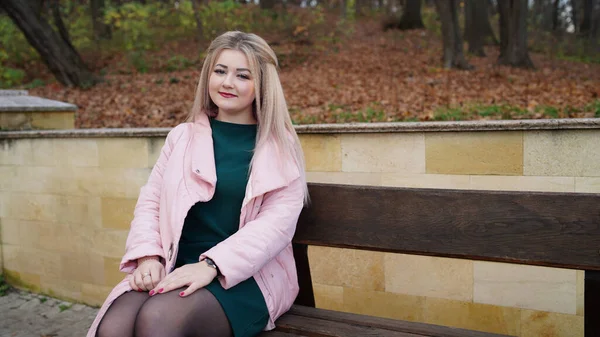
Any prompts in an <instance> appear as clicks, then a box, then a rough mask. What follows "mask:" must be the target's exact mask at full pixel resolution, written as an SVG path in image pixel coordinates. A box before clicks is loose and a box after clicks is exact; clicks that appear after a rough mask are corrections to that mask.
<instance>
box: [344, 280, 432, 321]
mask: <svg viewBox="0 0 600 337" xmlns="http://www.w3.org/2000/svg"><path fill="white" fill-rule="evenodd" d="M424 303H425V298H424V297H420V296H410V295H402V294H394V293H387V292H383V291H373V290H362V289H356V288H344V310H343V311H346V312H351V313H355V314H362V315H370V316H377V317H385V318H392V319H400V320H405V321H413V322H420V321H423V319H424V317H423V308H424Z"/></svg>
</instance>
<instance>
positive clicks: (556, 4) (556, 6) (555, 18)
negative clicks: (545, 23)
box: [552, 0, 560, 31]
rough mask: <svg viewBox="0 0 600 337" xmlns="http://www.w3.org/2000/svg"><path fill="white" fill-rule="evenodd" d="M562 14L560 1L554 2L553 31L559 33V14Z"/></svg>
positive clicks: (555, 0)
mask: <svg viewBox="0 0 600 337" xmlns="http://www.w3.org/2000/svg"><path fill="white" fill-rule="evenodd" d="M559 12H560V6H559V0H554V5H553V6H552V30H553V31H557V30H558V26H559V20H558V14H559Z"/></svg>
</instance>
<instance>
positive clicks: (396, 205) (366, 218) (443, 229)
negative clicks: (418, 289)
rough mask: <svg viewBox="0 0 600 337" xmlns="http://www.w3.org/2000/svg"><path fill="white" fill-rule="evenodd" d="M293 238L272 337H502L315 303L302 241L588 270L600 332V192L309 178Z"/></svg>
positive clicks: (589, 332)
mask: <svg viewBox="0 0 600 337" xmlns="http://www.w3.org/2000/svg"><path fill="white" fill-rule="evenodd" d="M309 190H310V194H311V198H312V204H311V205H310V206H309V207H308V208H305V209H304V210H303V212H302V214H301V216H300V220H299V222H298V229H297V231H296V235H295V237H294V253H295V257H296V263H297V268H298V276H299V282H300V294H299V295H298V298H297V299H296V302H295V305H294V307H293V308H292V309H291V310H290V311H289V312H288V313H286V314H285V315H283V316H282V317H281V318H280V319H279V320H278V321H277V326H278V327H277V329H276V330H275V331H271V332H267V333H263V334H261V336H266V337H277V336H411V337H417V336H446V337H458V336H471V337H475V336H480V337H484V336H487V337H490V336H500V335H497V334H491V333H484V332H476V331H470V330H464V329H457V328H450V327H443V326H437V325H431V324H423V323H414V322H405V321H399V320H393V319H385V318H377V317H371V316H364V315H356V314H349V313H342V312H336V311H330V310H323V309H316V308H314V306H315V300H314V295H313V289H312V283H311V276H310V269H309V264H308V255H307V247H308V245H315V246H328V247H341V248H353V249H364V250H373V251H382V252H393V253H404V254H418V255H429V256H440V257H449V258H460V259H469V260H485V261H498V262H509V263H516V264H525V265H537V266H548V267H559V268H569V269H580V270H585V308H584V311H585V317H584V319H585V323H584V324H585V327H584V328H585V336H586V337H597V336H600V194H579V193H541V192H497V191H467V190H439V189H412V188H390V187H366V186H348V185H330V184H310V185H309Z"/></svg>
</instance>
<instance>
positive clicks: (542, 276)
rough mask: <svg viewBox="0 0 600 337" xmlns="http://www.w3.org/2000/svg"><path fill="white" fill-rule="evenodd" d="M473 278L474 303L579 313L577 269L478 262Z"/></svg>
mask: <svg viewBox="0 0 600 337" xmlns="http://www.w3.org/2000/svg"><path fill="white" fill-rule="evenodd" d="M474 277H475V287H474V288H475V291H474V298H473V301H474V302H477V303H486V304H494V305H502V306H507V307H517V308H523V309H533V310H540V311H551V312H559V313H565V314H576V312H577V275H576V271H575V270H569V269H558V268H549V267H537V266H524V265H517V264H508V263H494V262H484V261H476V262H474Z"/></svg>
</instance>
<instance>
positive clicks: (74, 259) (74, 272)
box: [60, 254, 97, 283]
mask: <svg viewBox="0 0 600 337" xmlns="http://www.w3.org/2000/svg"><path fill="white" fill-rule="evenodd" d="M61 262H62V269H61V273H60V277H61V278H64V279H67V280H72V281H77V282H80V283H94V282H97V280H94V277H93V274H92V271H91V268H92V266H91V264H90V256H89V255H88V254H64V255H62V256H61Z"/></svg>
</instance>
